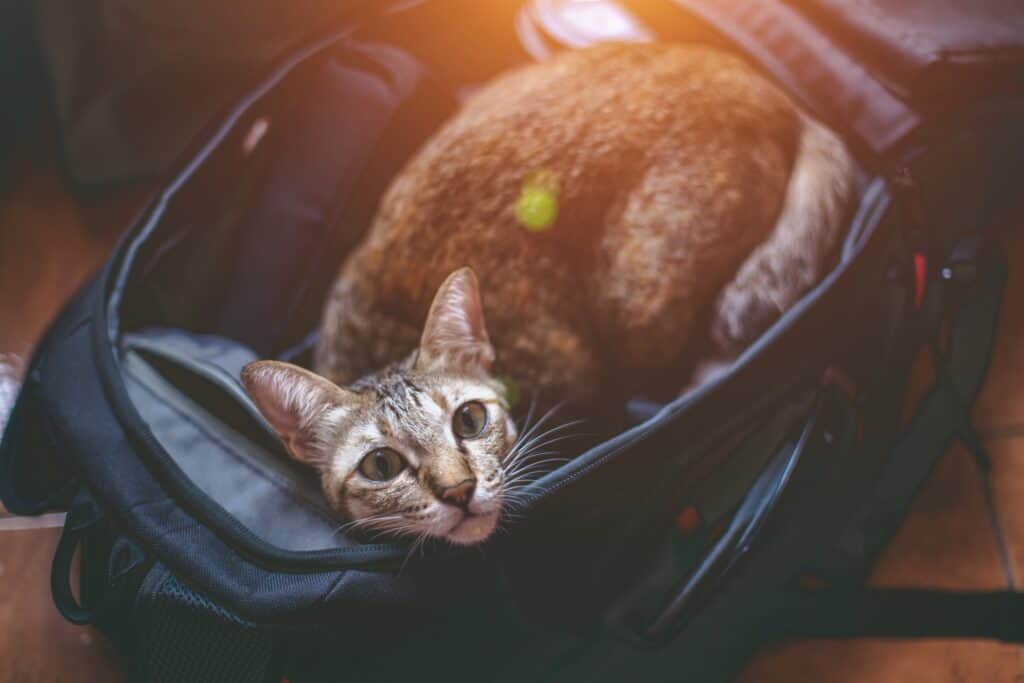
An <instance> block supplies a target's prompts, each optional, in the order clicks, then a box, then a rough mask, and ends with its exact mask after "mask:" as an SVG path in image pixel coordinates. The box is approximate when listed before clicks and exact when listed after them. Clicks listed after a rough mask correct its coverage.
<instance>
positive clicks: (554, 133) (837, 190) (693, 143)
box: [246, 43, 855, 543]
mask: <svg viewBox="0 0 1024 683" xmlns="http://www.w3.org/2000/svg"><path fill="white" fill-rule="evenodd" d="M854 168H855V166H854V163H853V161H852V157H851V155H850V153H849V151H848V150H847V149H846V147H845V146H844V145H843V143H842V141H841V140H840V139H839V137H838V136H837V135H836V134H835V133H834V132H832V131H831V130H829V129H828V128H826V127H825V126H824V125H823V124H821V123H820V122H818V121H816V120H814V119H812V118H810V117H809V116H808V115H806V114H805V113H803V112H801V111H800V110H799V109H798V108H797V107H796V106H795V105H794V103H793V102H792V101H791V100H790V99H789V98H788V97H787V96H786V95H785V94H783V93H782V92H781V91H780V90H779V89H778V88H777V87H775V86H774V85H773V84H772V83H770V82H769V81H768V80H767V79H766V78H764V77H763V76H761V75H759V74H758V73H757V72H756V71H755V70H753V69H752V68H751V67H749V66H748V65H747V64H745V63H744V62H743V61H742V60H741V59H740V58H738V57H736V56H733V55H730V54H728V53H725V52H721V51H717V50H714V49H711V48H707V47H703V46H684V45H676V44H656V43H655V44H644V45H638V44H606V45H601V46H597V47H593V48H589V49H585V50H580V51H573V52H567V53H564V54H562V55H560V56H557V57H555V58H553V59H552V60H550V61H548V62H545V63H541V64H535V65H530V66H526V67H523V68H519V69H516V70H514V71H511V72H510V73H508V74H506V75H504V76H501V77H499V78H498V79H496V80H495V81H493V82H492V83H491V84H489V85H487V86H485V87H484V88H483V89H482V90H481V91H480V92H478V93H477V94H475V95H474V96H473V97H472V98H471V99H470V100H469V101H468V102H467V103H466V104H465V106H464V107H463V108H462V110H461V111H460V112H459V113H457V114H456V115H455V116H454V117H453V118H452V119H451V120H449V121H448V122H447V124H445V125H444V126H443V127H442V128H441V129H440V130H439V131H438V132H437V133H436V134H435V135H434V136H432V137H431V138H430V139H429V140H428V141H427V142H426V144H425V145H424V147H423V148H422V149H421V150H420V151H419V152H418V153H417V154H416V155H415V156H414V157H413V158H412V159H411V160H410V161H409V162H408V163H407V164H406V166H405V168H404V169H403V170H402V172H401V173H399V174H398V176H397V177H396V178H395V179H394V181H393V182H392V184H391V186H390V187H389V189H388V191H387V192H386V193H385V195H384V197H383V199H382V201H381V204H380V206H379V209H378V213H377V216H376V219H375V221H374V223H373V224H372V225H371V227H370V229H369V231H368V233H367V235H366V237H365V239H364V240H363V241H362V243H361V244H360V245H359V246H358V247H357V248H356V249H355V250H354V251H353V252H352V253H351V254H350V255H349V257H348V258H347V259H346V261H345V262H344V264H343V266H342V268H341V271H340V273H339V276H338V278H337V280H336V282H335V285H334V288H333V290H332V292H331V294H330V296H329V299H328V301H327V302H326V306H325V309H324V315H323V320H322V330H321V336H320V339H319V342H318V346H317V349H316V354H315V362H314V370H315V371H316V373H318V374H319V375H320V376H322V377H318V376H317V375H314V374H312V373H309V372H307V371H305V370H301V369H298V368H294V367H284V366H280V365H279V364H270V365H267V364H260V365H257V366H254V367H253V368H251V369H250V370H247V375H246V386H247V388H248V389H249V392H250V394H252V395H253V398H254V400H255V401H256V403H257V405H258V406H259V407H260V409H261V411H262V412H263V413H264V415H266V416H267V418H268V421H269V422H270V423H271V424H272V425H274V427H275V428H276V429H277V430H278V433H279V434H281V436H282V439H283V440H284V441H285V443H286V444H290V445H289V451H290V452H291V453H292V455H293V456H295V457H297V458H299V459H300V460H303V461H306V462H311V463H313V464H316V465H317V466H319V467H320V469H321V472H322V479H323V483H324V489H325V492H326V494H327V497H328V499H329V500H330V501H331V502H332V505H334V506H335V508H336V509H338V510H339V511H341V512H343V513H344V514H346V515H348V516H349V517H352V518H353V519H357V520H358V519H371V518H373V517H372V516H373V515H378V516H381V517H379V519H380V520H382V521H381V522H380V524H382V525H383V526H384V527H387V528H388V529H389V530H397V531H399V532H401V531H403V530H404V531H408V532H411V533H421V534H427V535H431V536H437V537H441V538H447V539H448V540H449V541H451V542H453V543H467V542H468V543H475V542H479V541H482V540H484V539H485V538H487V537H488V536H489V535H490V533H491V532H492V531H493V528H494V524H495V523H496V520H497V518H498V516H499V515H500V510H501V507H502V504H503V499H504V498H507V497H508V491H509V489H510V488H511V485H510V482H509V481H508V478H509V474H508V473H509V472H510V471H512V470H510V469H509V468H508V467H506V466H504V462H506V461H507V460H509V459H510V458H509V455H508V454H509V452H510V451H514V450H516V447H515V446H514V444H516V443H517V441H516V438H515V433H516V432H515V427H514V424H513V423H512V421H511V418H510V415H509V406H508V405H507V402H506V401H505V397H504V396H503V393H502V387H501V386H500V385H499V383H498V382H497V381H496V380H495V377H496V376H498V375H499V374H500V375H507V376H509V377H511V378H512V380H514V382H515V384H516V385H518V387H519V388H520V391H521V392H523V393H527V394H531V395H541V396H545V397H547V398H548V399H551V400H564V401H567V402H568V403H569V404H570V405H572V406H576V407H578V408H579V409H580V410H582V411H583V412H586V410H593V411H595V413H596V412H599V411H600V410H601V409H602V408H604V407H607V406H621V405H622V404H623V403H624V402H625V400H626V399H627V398H628V397H629V396H631V395H635V394H636V393H637V392H650V393H652V394H658V393H659V392H660V393H661V394H663V395H664V394H666V393H672V392H678V389H679V387H680V386H685V385H687V383H688V381H687V379H686V378H687V376H688V375H687V373H688V370H687V366H688V364H689V367H690V368H692V367H693V363H692V360H693V355H694V353H696V352H697V351H700V352H701V353H702V354H703V359H704V360H703V362H702V363H701V364H700V365H699V366H698V368H697V377H698V379H702V378H705V377H707V376H710V375H711V374H713V373H714V372H715V371H716V368H719V367H721V366H722V364H724V363H728V362H729V361H730V360H731V359H733V358H735V357H736V355H737V354H738V353H739V352H740V351H741V350H742V349H743V348H745V347H746V346H747V345H748V344H749V343H750V342H751V341H753V340H754V339H756V338H757V336H758V335H760V334H761V333H762V332H763V331H764V330H765V329H766V328H767V327H768V326H769V325H771V324H772V323H773V322H774V321H775V320H776V319H777V318H778V317H779V316H780V315H781V314H782V313H783V312H784V311H785V310H787V309H788V308H789V307H790V306H791V305H792V304H793V303H795V302H796V300H797V299H798V298H799V297H800V296H802V295H803V294H804V293H805V292H806V291H807V290H808V289H809V288H811V287H812V286H813V285H814V284H815V283H817V282H818V281H819V280H820V279H821V277H822V276H823V275H824V274H825V273H826V272H827V271H828V269H829V268H830V267H831V265H832V263H833V262H834V260H835V255H836V252H837V245H838V243H839V239H840V237H841V234H842V226H843V222H844V219H845V215H846V214H847V212H848V210H849V207H850V204H851V197H852V194H853V186H854ZM465 266H469V267H471V268H472V271H470V270H467V269H465V268H464V267H465ZM473 272H475V273H476V276H479V285H478V283H477V281H476V276H474V275H473V274H472V273H473ZM446 278H447V279H446ZM442 281H443V284H442V285H441V286H440V288H439V289H437V287H438V284H439V283H442ZM435 290H436V291H437V294H436V296H435V297H434V298H433V299H431V296H432V294H433V293H434V292H435ZM485 317H486V326H485V324H484V318H485ZM424 320H426V323H425V326H424V325H422V324H423V322H424ZM421 330H422V333H421ZM417 342H418V344H417ZM702 346H703V349H702ZM410 354H411V355H410ZM380 368H387V369H386V370H384V371H383V372H382V373H381V372H380V371H379V369H380ZM406 382H408V383H406ZM340 387H345V388H344V389H343V388H340ZM471 403H474V404H479V405H480V406H482V407H483V408H482V409H481V408H474V409H473V410H474V411H476V413H477V414H479V415H482V414H483V413H486V419H485V420H484V424H486V425H487V427H486V428H485V429H486V430H487V431H486V432H483V434H485V436H482V437H474V438H469V439H462V438H460V437H459V436H458V434H457V433H455V432H454V429H455V427H454V425H455V424H456V423H457V422H458V421H459V420H461V419H462V418H461V417H460V415H461V413H460V412H459V411H462V410H464V409H465V406H466V405H469V404H471ZM356 406H358V407H356ZM520 441H521V440H520ZM375 449H376V450H375ZM380 449H391V450H385V455H379V452H380ZM392 451H394V453H396V454H397V456H395V455H392ZM375 453H377V454H378V455H374V454H375ZM517 455H522V454H521V453H517ZM368 459H369V460H370V464H369V465H366V468H367V469H366V470H363V463H366V462H367V461H368ZM378 459H379V463H378V462H377V461H378ZM375 463H376V464H375ZM518 464H519V465H521V462H520V463H518ZM378 465H379V466H378ZM399 468H400V469H399ZM513 469H514V468H513ZM395 472H397V474H395ZM382 473H384V474H389V475H392V474H393V475H394V476H393V478H391V479H387V480H377V479H374V475H378V474H381V475H382ZM503 473H504V474H503ZM382 476H383V475H382ZM453 487H454V488H453ZM453 491H456V492H459V493H458V495H457V496H456V497H455V499H454V500H452V499H451V498H450V494H451V493H452V492H453ZM453 495H454V494H453ZM423 515H426V517H422V516H423ZM453 525H454V526H453ZM382 528H383V527H382Z"/></svg>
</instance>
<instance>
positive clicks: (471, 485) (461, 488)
mask: <svg viewBox="0 0 1024 683" xmlns="http://www.w3.org/2000/svg"><path fill="white" fill-rule="evenodd" d="M474 491H476V479H473V478H472V477H471V478H469V479H463V480H462V481H460V482H459V483H458V484H455V485H454V486H448V487H446V488H444V489H441V500H443V501H444V502H446V503H448V504H449V505H454V506H456V507H460V508H464V507H466V506H467V505H469V501H470V500H472V498H473V492H474Z"/></svg>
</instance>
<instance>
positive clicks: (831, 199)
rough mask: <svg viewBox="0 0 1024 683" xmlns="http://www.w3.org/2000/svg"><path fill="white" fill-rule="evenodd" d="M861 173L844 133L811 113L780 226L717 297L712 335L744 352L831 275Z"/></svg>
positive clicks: (724, 346)
mask: <svg viewBox="0 0 1024 683" xmlns="http://www.w3.org/2000/svg"><path fill="white" fill-rule="evenodd" d="M853 180H854V164H853V160H852V158H851V157H850V154H849V152H848V151H847V149H846V147H845V146H844V145H843V143H842V141H841V140H840V139H839V137H838V136H836V134H835V133H833V132H832V131H830V130H829V129H827V128H825V127H824V126H823V125H821V124H820V123H818V122H817V121H813V120H810V119H807V118H804V119H803V129H802V131H801V135H800V139H799V142H798V148H797V156H796V159H795V161H794V164H793V170H792V173H791V174H790V178H789V184H788V187H787V190H786V198H785V202H784V204H783V207H782V211H781V213H780V214H779V218H778V220H777V222H776V224H775V229H774V230H773V232H772V233H771V235H770V236H769V237H768V239H767V240H765V241H764V242H763V243H762V244H761V245H759V246H758V247H757V248H756V249H754V251H753V252H752V253H751V254H750V256H749V257H748V258H747V259H746V261H744V263H743V265H742V266H740V268H739V270H738V271H737V273H736V277H735V278H734V279H733V281H732V282H730V283H729V284H728V285H727V286H726V287H725V288H724V289H723V290H722V292H721V294H720V295H719V296H718V299H717V301H716V302H715V305H714V309H713V313H712V322H711V337H712V340H713V341H714V343H715V345H716V346H717V347H718V349H719V351H720V352H722V353H725V354H731V355H736V354H738V353H739V351H741V350H742V349H743V348H745V347H746V346H748V345H749V344H750V343H751V342H753V341H754V340H755V339H757V337H759V336H760V335H761V334H762V333H764V331H765V330H767V329H768V327H770V326H771V325H772V324H773V323H774V322H775V321H776V320H778V318H779V316H781V315H782V314H783V313H784V312H785V311H787V310H788V309H789V308H790V307H791V306H792V305H793V304H794V303H796V301H797V300H798V299H799V298H800V297H801V296H803V295H804V294H805V293H807V291H809V290H810V289H811V288H812V287H813V286H814V285H815V284H817V283H818V282H819V281H820V280H821V278H822V277H824V275H825V273H826V272H827V270H828V268H829V267H830V266H831V265H832V263H833V261H834V259H835V254H836V251H837V246H838V244H839V242H840V239H841V237H842V234H843V225H844V220H845V218H846V213H847V208H848V206H849V203H850V198H851V197H850V195H851V193H852V191H853V185H854V182H853Z"/></svg>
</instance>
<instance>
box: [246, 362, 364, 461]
mask: <svg viewBox="0 0 1024 683" xmlns="http://www.w3.org/2000/svg"><path fill="white" fill-rule="evenodd" d="M242 384H243V385H244V386H245V390H246V392H247V393H248V394H249V397H250V398H252V400H253V402H254V403H255V404H256V407H257V408H259V411H260V413H262V414H263V417H265V418H266V420H267V422H269V423H270V426H271V427H273V428H274V431H275V432H277V435H278V436H279V437H280V438H281V442H282V443H284V446H285V448H286V449H287V450H288V453H289V454H290V455H291V456H292V457H293V458H295V459H296V460H298V461H300V462H304V463H307V464H310V465H317V464H321V463H323V462H324V461H325V460H326V458H327V449H328V448H329V446H330V443H329V441H330V433H331V427H332V426H333V424H334V421H335V418H337V417H338V416H339V415H338V413H339V411H340V412H344V411H345V410H347V409H348V408H351V407H352V405H353V403H354V402H355V401H356V400H357V399H356V395H355V394H353V393H352V392H350V391H346V390H345V389H342V388H341V387H339V386H337V385H336V384H334V383H332V382H329V381H328V380H326V379H324V378H323V377H321V376H320V375H316V374H314V373H312V372H310V371H309V370H305V369H303V368H300V367H299V366H297V365H292V364H291V363H281V362H279V361H256V362H255V363H249V364H248V365H246V366H245V367H244V368H243V369H242Z"/></svg>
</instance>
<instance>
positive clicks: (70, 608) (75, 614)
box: [50, 492, 103, 626]
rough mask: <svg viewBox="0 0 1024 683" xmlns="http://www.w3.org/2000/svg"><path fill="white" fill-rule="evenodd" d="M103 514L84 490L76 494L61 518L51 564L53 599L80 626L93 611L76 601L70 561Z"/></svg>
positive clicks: (60, 610) (69, 619)
mask: <svg viewBox="0 0 1024 683" xmlns="http://www.w3.org/2000/svg"><path fill="white" fill-rule="evenodd" d="M102 518H103V517H102V515H101V514H100V511H99V508H97V506H96V504H95V503H94V502H93V501H92V500H91V499H90V498H88V496H87V495H86V494H85V493H84V492H80V493H79V494H78V495H76V496H75V500H74V502H73V503H72V506H71V510H70V511H69V512H68V514H67V517H66V518H65V520H64V529H63V531H61V534H60V540H59V541H57V549H56V551H55V552H54V554H53V565H52V566H51V568H50V590H51V592H52V593H53V602H54V604H55V605H56V606H57V610H58V611H59V612H60V613H61V614H62V615H63V616H64V618H65V619H67V620H68V621H70V622H71V623H72V624H77V625H79V626H82V625H84V624H91V623H93V612H92V610H90V609H88V608H86V607H84V606H83V605H82V604H81V603H79V602H78V600H76V599H75V595H74V593H73V592H72V591H71V563H72V560H73V559H74V557H75V551H76V550H78V547H79V546H80V545H81V543H82V539H83V538H84V537H85V535H86V534H87V533H88V531H89V530H90V529H92V528H93V527H94V526H95V525H96V524H98V523H99V522H100V520H102Z"/></svg>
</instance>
